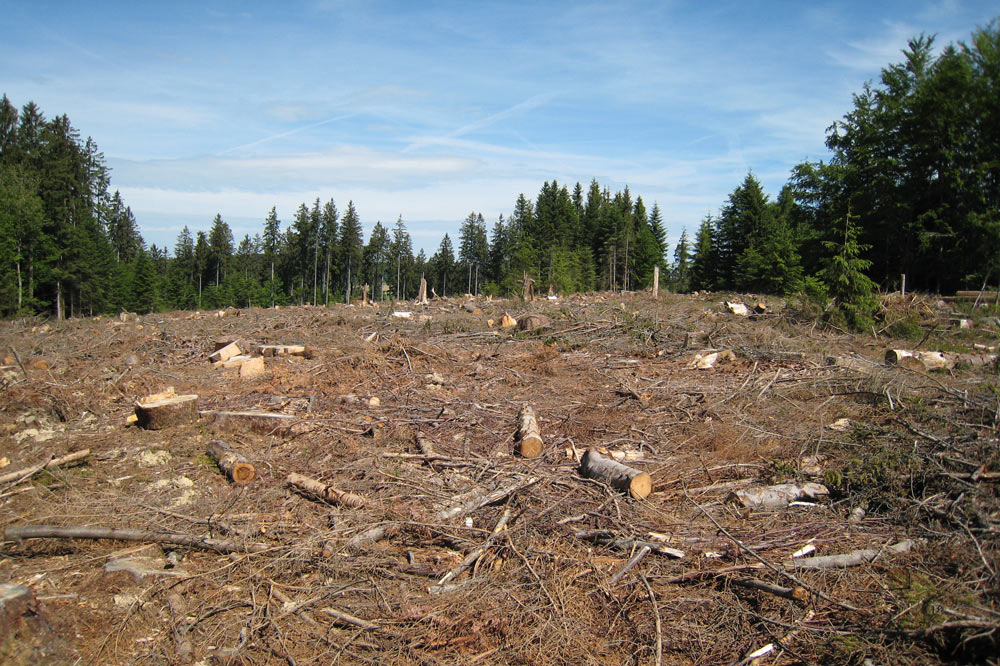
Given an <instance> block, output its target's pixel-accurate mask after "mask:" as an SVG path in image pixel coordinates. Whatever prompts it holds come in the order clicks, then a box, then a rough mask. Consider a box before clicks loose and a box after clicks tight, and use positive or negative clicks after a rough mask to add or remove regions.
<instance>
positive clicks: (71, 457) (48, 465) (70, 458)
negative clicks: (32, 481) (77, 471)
mask: <svg viewBox="0 0 1000 666" xmlns="http://www.w3.org/2000/svg"><path fill="white" fill-rule="evenodd" d="M89 455H90V449H83V450H82V451H76V452H74V453H70V454H67V455H65V456H60V457H59V458H51V459H50V460H49V461H48V462H44V463H41V464H39V465H35V466H34V467H29V468H27V469H22V470H18V471H16V472H8V473H6V474H4V475H3V476H0V483H7V482H9V481H22V480H24V479H27V478H28V477H31V476H34V475H35V474H37V473H38V472H40V471H42V470H43V469H55V468H56V467H60V466H62V465H67V464H69V463H72V462H76V461H78V460H83V459H84V458H86V457H87V456H89Z"/></svg>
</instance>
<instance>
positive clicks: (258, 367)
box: [240, 356, 265, 379]
mask: <svg viewBox="0 0 1000 666" xmlns="http://www.w3.org/2000/svg"><path fill="white" fill-rule="evenodd" d="M264 370H265V368H264V357H263V356H254V357H253V358H251V359H249V360H247V361H244V362H243V363H241V364H240V379H252V378H254V377H259V376H260V375H262V374H264Z"/></svg>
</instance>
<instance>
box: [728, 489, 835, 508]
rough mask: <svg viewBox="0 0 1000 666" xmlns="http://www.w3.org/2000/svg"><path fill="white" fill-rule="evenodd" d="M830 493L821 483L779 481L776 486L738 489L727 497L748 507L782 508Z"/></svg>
mask: <svg viewBox="0 0 1000 666" xmlns="http://www.w3.org/2000/svg"><path fill="white" fill-rule="evenodd" d="M829 494H830V491H829V490H828V489H827V487H826V486H824V485H822V484H819V483H811V482H809V483H779V484H778V485H775V486H761V487H756V488H743V489H742V490H736V491H733V492H731V493H730V494H729V497H727V498H726V499H728V500H729V501H731V502H737V503H738V504H742V505H743V506H744V507H746V508H747V509H780V508H783V507H786V506H788V505H789V504H790V503H791V502H796V501H799V500H804V499H809V500H818V499H822V498H825V497H827V496H829Z"/></svg>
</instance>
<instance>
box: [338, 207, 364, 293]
mask: <svg viewBox="0 0 1000 666" xmlns="http://www.w3.org/2000/svg"><path fill="white" fill-rule="evenodd" d="M362 243H363V240H362V237H361V220H360V219H359V218H358V213H357V211H356V210H355V209H354V201H348V202H347V212H346V213H344V217H343V219H342V220H341V224H340V252H341V261H342V262H343V271H344V302H345V303H350V302H351V292H352V290H353V285H352V283H351V280H352V279H353V273H354V272H357V271H358V270H359V269H360V268H361V252H362Z"/></svg>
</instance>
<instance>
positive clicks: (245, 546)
mask: <svg viewBox="0 0 1000 666" xmlns="http://www.w3.org/2000/svg"><path fill="white" fill-rule="evenodd" d="M4 539H6V540H8V541H15V540H20V539H114V540H117V541H146V542H150V543H165V544H172V545H176V546H188V547H190V548H198V549H201V550H214V551H216V552H218V553H260V552H262V551H265V550H267V549H268V548H270V546H268V545H267V544H263V543H235V542H233V541H223V540H222V539H213V538H211V537H203V536H197V535H192V534H176V533H173V532H151V531H149V530H132V529H125V528H117V527H56V526H54V525H15V526H12V527H8V528H7V529H6V530H4Z"/></svg>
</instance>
